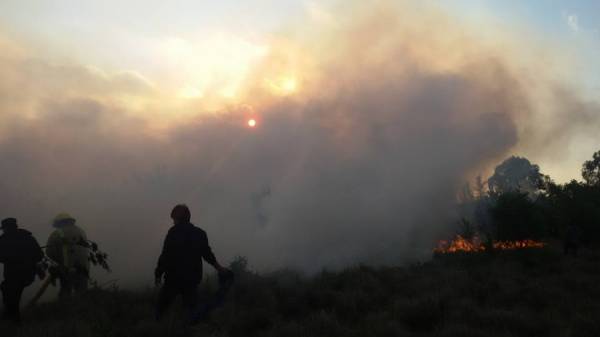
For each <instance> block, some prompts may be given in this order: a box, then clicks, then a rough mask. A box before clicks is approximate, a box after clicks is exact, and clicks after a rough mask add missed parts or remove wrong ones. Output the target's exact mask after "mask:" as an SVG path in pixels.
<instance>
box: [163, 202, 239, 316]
mask: <svg viewBox="0 0 600 337" xmlns="http://www.w3.org/2000/svg"><path fill="white" fill-rule="evenodd" d="M190 218H191V213H190V210H189V208H188V207H187V206H186V205H183V204H181V205H177V206H175V208H173V210H172V211H171V219H173V226H172V227H171V228H170V229H169V232H168V234H167V237H166V238H165V242H164V245H163V249H162V253H161V254H160V257H159V259H158V265H157V266H156V270H155V272H154V276H155V283H156V285H157V286H158V285H160V284H161V283H162V279H163V277H164V280H165V282H164V285H163V286H162V288H161V290H160V294H159V298H158V304H157V310H156V319H157V320H160V318H161V316H162V315H163V314H164V312H165V311H166V310H167V308H168V307H169V304H170V303H171V302H172V301H173V299H174V298H175V297H177V296H178V295H181V297H182V302H183V304H184V306H185V307H186V309H187V311H188V315H189V317H188V320H189V321H190V322H191V321H192V320H193V319H194V314H195V312H196V306H197V288H198V285H199V284H200V282H201V281H202V260H205V261H206V262H208V263H209V264H210V265H212V266H213V267H214V268H215V269H216V270H217V271H218V272H219V275H225V274H228V273H231V272H230V271H229V270H228V269H227V268H224V267H222V266H221V265H220V264H219V262H217V259H216V258H215V255H214V254H213V252H212V249H211V248H210V246H209V245H208V237H207V235H206V232H205V231H204V230H202V229H200V228H198V227H196V226H194V225H193V224H192V223H191V222H190Z"/></svg>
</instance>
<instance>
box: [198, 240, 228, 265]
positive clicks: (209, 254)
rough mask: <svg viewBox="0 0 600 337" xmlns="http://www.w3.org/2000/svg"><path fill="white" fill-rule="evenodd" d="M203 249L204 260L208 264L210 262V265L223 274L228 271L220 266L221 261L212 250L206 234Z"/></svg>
mask: <svg viewBox="0 0 600 337" xmlns="http://www.w3.org/2000/svg"><path fill="white" fill-rule="evenodd" d="M202 247H203V252H202V258H204V260H205V261H206V262H208V264H210V265H211V266H213V267H214V268H215V269H216V270H218V271H219V272H223V271H225V270H227V269H226V268H224V267H223V266H221V264H219V261H217V258H216V257H215V254H214V253H213V251H212V249H211V248H210V245H209V244H208V236H207V235H206V233H205V232H204V233H203V235H202Z"/></svg>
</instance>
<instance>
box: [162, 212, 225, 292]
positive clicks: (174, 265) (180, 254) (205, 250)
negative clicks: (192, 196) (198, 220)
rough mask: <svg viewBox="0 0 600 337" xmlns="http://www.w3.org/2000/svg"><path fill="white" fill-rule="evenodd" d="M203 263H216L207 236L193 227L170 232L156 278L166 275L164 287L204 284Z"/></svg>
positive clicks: (187, 226)
mask: <svg viewBox="0 0 600 337" xmlns="http://www.w3.org/2000/svg"><path fill="white" fill-rule="evenodd" d="M202 259H204V260H206V262H208V263H210V264H211V265H213V266H214V265H216V263H217V260H216V259H215V255H214V254H213V252H212V250H211V249H210V246H209V245H208V237H207V236H206V232H204V231H203V230H202V229H200V228H198V227H196V226H194V225H193V224H191V223H187V224H180V225H175V226H173V227H171V229H169V233H168V234H167V237H166V238H165V243H164V245H163V250H162V253H161V254H160V258H159V259H158V266H157V267H156V271H155V276H156V277H161V276H162V275H163V274H165V283H170V284H178V285H189V284H198V283H200V282H201V281H202Z"/></svg>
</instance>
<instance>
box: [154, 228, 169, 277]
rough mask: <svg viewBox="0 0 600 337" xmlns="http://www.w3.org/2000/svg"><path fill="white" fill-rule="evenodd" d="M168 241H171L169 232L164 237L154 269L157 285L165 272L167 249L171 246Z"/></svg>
mask: <svg viewBox="0 0 600 337" xmlns="http://www.w3.org/2000/svg"><path fill="white" fill-rule="evenodd" d="M170 241H171V239H170V232H169V233H167V236H166V237H165V241H164V243H163V248H162V252H161V253H160V256H159V258H158V263H157V264H156V269H155V270H154V280H155V283H156V284H157V285H158V284H160V283H161V281H162V277H163V275H164V273H165V271H166V270H167V256H169V255H168V254H169V253H170V249H169V247H170V246H171V244H170Z"/></svg>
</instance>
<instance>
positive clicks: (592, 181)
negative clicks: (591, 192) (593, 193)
mask: <svg viewBox="0 0 600 337" xmlns="http://www.w3.org/2000/svg"><path fill="white" fill-rule="evenodd" d="M581 175H582V176H583V179H584V180H585V182H586V183H587V184H588V185H591V186H598V185H600V151H598V152H596V153H594V156H593V157H592V160H588V161H586V162H585V163H583V170H582V171H581Z"/></svg>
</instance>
